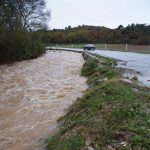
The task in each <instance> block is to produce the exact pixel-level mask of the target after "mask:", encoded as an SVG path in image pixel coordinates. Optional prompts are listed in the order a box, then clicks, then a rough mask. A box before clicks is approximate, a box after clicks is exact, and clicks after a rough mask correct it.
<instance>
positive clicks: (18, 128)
mask: <svg viewBox="0 0 150 150" xmlns="http://www.w3.org/2000/svg"><path fill="white" fill-rule="evenodd" d="M83 63H84V60H83V58H82V55H81V54H79V53H73V52H63V51H62V52H54V51H48V52H47V53H46V54H44V55H43V56H41V57H39V58H37V59H34V60H28V61H22V62H17V63H14V64H12V65H2V66H0V150H39V149H40V150H41V149H43V148H44V147H43V141H44V140H45V139H46V138H47V137H48V136H50V135H52V134H53V133H54V129H56V127H57V119H58V118H59V117H61V116H63V115H64V114H65V112H66V111H65V110H66V109H67V108H68V107H69V106H70V105H71V104H72V103H73V101H75V100H76V99H77V98H78V97H80V96H82V94H83V92H84V91H85V90H86V89H87V84H86V78H84V77H81V76H80V71H81V68H82V65H83Z"/></svg>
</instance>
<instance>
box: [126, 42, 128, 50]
mask: <svg viewBox="0 0 150 150" xmlns="http://www.w3.org/2000/svg"><path fill="white" fill-rule="evenodd" d="M127 51H128V44H127V43H126V52H127Z"/></svg>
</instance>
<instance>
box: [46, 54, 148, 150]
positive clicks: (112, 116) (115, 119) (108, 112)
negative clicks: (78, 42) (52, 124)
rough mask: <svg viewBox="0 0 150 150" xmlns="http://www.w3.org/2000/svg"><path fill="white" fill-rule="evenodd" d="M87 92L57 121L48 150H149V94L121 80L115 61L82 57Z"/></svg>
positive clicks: (146, 90)
mask: <svg viewBox="0 0 150 150" xmlns="http://www.w3.org/2000/svg"><path fill="white" fill-rule="evenodd" d="M84 58H85V60H86V62H85V64H84V66H83V68H82V72H81V74H82V75H83V76H86V77H87V78H88V81H87V82H88V84H89V89H88V90H87V91H86V92H85V94H84V95H83V97H82V98H80V99H78V100H77V101H76V102H75V103H74V104H73V105H72V106H71V108H70V109H69V110H68V113H67V114H66V115H65V116H64V117H63V118H61V119H60V120H59V121H60V122H61V123H62V127H61V129H60V130H59V132H58V133H57V134H56V135H55V136H53V137H50V138H49V139H48V141H47V142H48V144H47V149H48V150H80V149H81V150H86V149H96V150H105V149H107V150H113V149H117V150H130V149H133V150H137V149H139V150H141V149H144V150H148V149H150V102H149V101H150V93H149V89H148V88H144V87H140V86H138V85H137V84H136V83H131V82H129V81H125V80H123V79H122V77H121V76H122V75H121V73H120V71H119V70H118V69H117V68H115V67H114V64H115V61H114V60H112V59H108V58H104V57H101V56H99V57H98V59H94V58H90V57H88V56H87V55H84Z"/></svg>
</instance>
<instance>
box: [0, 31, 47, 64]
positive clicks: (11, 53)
mask: <svg viewBox="0 0 150 150" xmlns="http://www.w3.org/2000/svg"><path fill="white" fill-rule="evenodd" d="M44 52H45V48H44V46H43V45H42V44H41V42H40V41H39V38H38V36H37V35H36V33H33V32H31V33H30V32H25V31H16V32H11V33H7V32H3V33H2V35H1V36H0V63H10V62H13V61H20V60H24V59H31V58H35V57H37V56H39V55H40V54H42V53H44Z"/></svg>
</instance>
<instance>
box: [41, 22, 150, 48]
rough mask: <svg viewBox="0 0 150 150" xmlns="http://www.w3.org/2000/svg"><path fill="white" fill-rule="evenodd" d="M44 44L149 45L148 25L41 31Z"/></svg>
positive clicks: (149, 30)
mask: <svg viewBox="0 0 150 150" xmlns="http://www.w3.org/2000/svg"><path fill="white" fill-rule="evenodd" d="M39 32H41V39H42V41H43V42H44V43H46V44H49V43H68V44H70V43H102V44H104V43H108V44H123V43H128V44H139V45H148V44H150V25H146V24H131V25H128V26H127V27H123V26H122V25H119V26H118V27H117V28H116V29H110V28H106V27H103V26H102V27H101V26H86V25H83V26H78V27H73V28H72V27H71V26H68V27H66V28H65V29H53V30H41V31H39Z"/></svg>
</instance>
